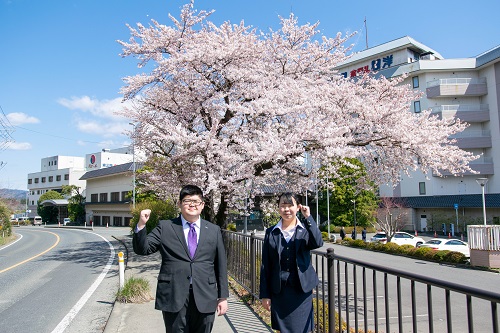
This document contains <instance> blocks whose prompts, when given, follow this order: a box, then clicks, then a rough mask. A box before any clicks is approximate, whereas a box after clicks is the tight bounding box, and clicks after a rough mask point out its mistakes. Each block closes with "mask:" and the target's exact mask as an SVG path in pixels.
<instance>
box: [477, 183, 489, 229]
mask: <svg viewBox="0 0 500 333" xmlns="http://www.w3.org/2000/svg"><path fill="white" fill-rule="evenodd" d="M476 182H477V183H478V184H479V185H481V191H482V193H483V219H484V225H486V200H484V186H485V185H486V183H487V182H488V178H477V179H476Z"/></svg>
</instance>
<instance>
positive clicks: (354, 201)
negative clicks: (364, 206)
mask: <svg viewBox="0 0 500 333" xmlns="http://www.w3.org/2000/svg"><path fill="white" fill-rule="evenodd" d="M351 202H352V203H353V204H354V234H353V236H354V237H353V238H352V239H356V199H354V200H351Z"/></svg>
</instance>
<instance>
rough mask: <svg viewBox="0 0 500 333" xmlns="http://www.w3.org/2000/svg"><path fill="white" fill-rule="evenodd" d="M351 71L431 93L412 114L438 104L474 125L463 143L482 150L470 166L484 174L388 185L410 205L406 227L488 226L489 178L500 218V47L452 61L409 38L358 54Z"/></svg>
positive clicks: (347, 66)
mask: <svg viewBox="0 0 500 333" xmlns="http://www.w3.org/2000/svg"><path fill="white" fill-rule="evenodd" d="M338 69H339V71H340V72H341V74H342V75H344V76H345V77H355V76H357V75H359V74H361V73H364V72H367V71H374V72H376V75H383V76H385V77H396V76H400V75H402V74H403V73H406V74H407V75H408V77H407V78H406V79H405V81H404V82H403V83H402V84H408V85H410V86H411V87H412V88H413V89H415V90H418V91H421V92H422V93H423V97H422V98H421V99H420V100H418V101H414V102H413V103H412V105H410V106H409V109H408V112H412V113H419V112H421V111H422V110H426V109H430V110H431V112H432V113H433V114H435V115H437V116H438V117H440V118H459V119H460V120H461V121H465V122H467V123H468V124H469V127H468V128H467V129H466V130H465V131H463V132H462V133H458V134H457V135H456V136H455V138H456V140H457V141H456V144H457V145H458V146H459V147H460V148H462V149H464V150H467V151H471V152H473V153H474V154H476V155H479V156H480V158H479V159H478V160H475V161H473V162H472V163H471V164H470V166H471V168H472V169H473V170H475V171H477V172H478V174H472V173H467V174H463V175H458V176H451V174H449V173H444V174H443V177H438V176H437V175H435V174H423V173H422V172H421V171H416V172H413V173H412V174H411V177H407V176H405V175H401V179H402V180H401V182H400V183H399V184H398V185H397V186H396V187H393V186H392V184H387V185H384V186H381V188H380V195H381V196H387V197H395V198H401V199H402V201H403V202H406V204H407V206H408V221H407V227H406V229H410V230H422V231H423V230H427V231H433V230H437V231H442V223H445V224H447V229H448V230H449V228H450V226H449V225H450V224H454V227H453V228H454V230H455V231H462V230H463V229H464V226H466V225H467V224H472V223H474V224H482V223H483V215H482V187H481V186H480V185H479V184H478V183H477V182H476V179H477V178H488V182H487V184H486V185H485V202H486V211H487V220H488V223H500V119H499V118H500V115H499V109H500V99H499V96H500V46H497V47H495V48H493V49H491V50H489V51H487V52H484V53H482V54H480V55H478V56H476V57H471V58H465V59H444V58H443V57H442V56H441V55H440V54H439V53H438V52H437V51H435V50H433V49H431V48H430V47H428V46H426V45H424V44H421V43H419V42H417V41H416V40H414V39H413V38H411V37H403V38H399V39H396V40H393V41H390V42H388V43H385V44H382V45H378V46H375V47H373V48H369V49H367V50H364V51H361V52H359V53H357V54H356V55H355V56H354V57H352V58H350V59H349V60H348V61H346V62H345V63H343V64H341V65H340V66H339V67H338Z"/></svg>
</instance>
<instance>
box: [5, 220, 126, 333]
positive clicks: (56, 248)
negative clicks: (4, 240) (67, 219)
mask: <svg viewBox="0 0 500 333" xmlns="http://www.w3.org/2000/svg"><path fill="white" fill-rule="evenodd" d="M14 231H15V232H16V233H17V234H18V235H20V238H19V240H17V241H16V242H15V243H13V244H10V245H8V246H7V247H3V248H2V249H1V250H0V280H1V281H2V293H1V294H0V327H1V331H2V332H3V333H9V332H42V333H43V332H54V333H55V332H102V330H103V329H104V325H105V324H106V321H107V319H108V317H109V314H110V312H111V309H112V304H113V301H114V298H115V293H116V290H117V284H118V279H117V278H116V270H115V267H116V265H112V264H113V262H115V261H116V258H115V257H116V256H115V252H116V250H115V248H116V249H119V246H120V244H119V242H117V241H114V242H113V243H114V244H113V243H110V242H107V241H106V240H105V239H104V238H105V237H104V238H103V237H101V236H99V235H97V234H96V233H92V232H88V231H82V230H74V229H49V228H42V227H31V226H23V227H20V228H15V230H14ZM6 286H8V288H6Z"/></svg>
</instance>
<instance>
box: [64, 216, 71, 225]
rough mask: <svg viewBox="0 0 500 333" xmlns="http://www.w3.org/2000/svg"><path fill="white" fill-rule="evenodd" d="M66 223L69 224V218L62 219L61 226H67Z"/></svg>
mask: <svg viewBox="0 0 500 333" xmlns="http://www.w3.org/2000/svg"><path fill="white" fill-rule="evenodd" d="M68 223H71V220H70V218H69V217H65V218H64V219H63V225H66V224H68Z"/></svg>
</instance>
